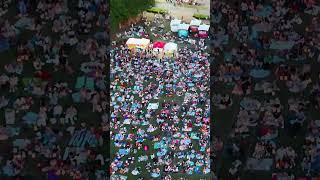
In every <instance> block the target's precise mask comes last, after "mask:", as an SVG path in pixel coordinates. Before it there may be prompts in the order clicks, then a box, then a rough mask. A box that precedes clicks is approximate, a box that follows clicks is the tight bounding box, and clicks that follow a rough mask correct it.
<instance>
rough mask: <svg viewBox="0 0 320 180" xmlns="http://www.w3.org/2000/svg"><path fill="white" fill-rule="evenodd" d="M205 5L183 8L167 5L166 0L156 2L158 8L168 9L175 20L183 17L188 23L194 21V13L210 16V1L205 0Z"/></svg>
mask: <svg viewBox="0 0 320 180" xmlns="http://www.w3.org/2000/svg"><path fill="white" fill-rule="evenodd" d="M203 2H204V4H203V5H201V6H199V8H197V6H194V8H192V7H183V6H174V5H173V4H171V3H167V2H166V1H165V0H157V1H156V7H160V8H164V9H167V10H168V12H169V14H170V15H171V16H173V17H175V18H179V19H181V17H182V16H183V19H184V20H186V21H190V20H191V19H193V17H192V16H193V14H194V13H200V14H205V15H209V14H210V0H203Z"/></svg>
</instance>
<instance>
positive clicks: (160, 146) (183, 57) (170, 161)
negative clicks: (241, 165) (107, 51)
mask: <svg viewBox="0 0 320 180" xmlns="http://www.w3.org/2000/svg"><path fill="white" fill-rule="evenodd" d="M169 23H170V21H168V20H166V19H165V18H159V17H158V18H156V20H155V21H154V22H150V21H145V22H144V23H142V24H137V25H132V27H131V28H128V29H127V30H126V31H125V32H122V33H119V34H118V35H117V36H118V37H122V38H124V39H128V38H129V37H133V36H139V37H140V38H151V41H152V42H155V41H166V42H175V43H177V44H178V51H174V52H167V53H165V54H163V53H162V51H154V50H153V49H152V48H149V49H138V50H137V49H135V50H132V49H128V47H127V46H126V45H125V41H121V42H114V46H113V47H112V53H111V67H112V68H111V69H112V70H111V75H110V76H111V79H112V80H111V87H110V88H111V109H112V110H111V122H110V128H111V159H112V162H111V167H110V168H111V174H112V178H119V179H121V178H122V179H142V178H143V179H154V178H161V179H178V178H181V177H186V176H197V175H199V177H201V178H203V177H207V178H208V177H209V176H205V175H209V173H210V143H209V138H210V120H209V111H210V108H209V104H210V102H209V54H208V52H207V47H206V43H204V40H203V39H199V38H195V39H194V38H192V37H191V36H190V37H189V38H190V39H194V40H195V42H196V43H188V42H189V39H180V38H178V36H177V35H176V33H173V32H167V31H166V29H167V28H165V26H168V25H169ZM157 24H163V25H164V26H162V27H158V26H157ZM190 42H191V41H190ZM192 42H193V41H192ZM201 178H200V179H201Z"/></svg>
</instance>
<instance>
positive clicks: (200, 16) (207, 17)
mask: <svg viewBox="0 0 320 180" xmlns="http://www.w3.org/2000/svg"><path fill="white" fill-rule="evenodd" d="M193 17H194V18H196V19H200V20H207V19H209V16H208V15H204V14H194V15H193Z"/></svg>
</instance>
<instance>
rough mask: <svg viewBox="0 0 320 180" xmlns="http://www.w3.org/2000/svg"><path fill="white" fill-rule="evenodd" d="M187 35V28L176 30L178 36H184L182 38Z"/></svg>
mask: <svg viewBox="0 0 320 180" xmlns="http://www.w3.org/2000/svg"><path fill="white" fill-rule="evenodd" d="M188 35H189V32H188V31H187V30H183V29H180V30H179V31H178V36H179V37H184V38H186V37H188Z"/></svg>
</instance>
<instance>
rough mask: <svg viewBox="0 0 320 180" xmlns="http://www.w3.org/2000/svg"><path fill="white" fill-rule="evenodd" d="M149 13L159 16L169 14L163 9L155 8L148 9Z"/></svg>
mask: <svg viewBox="0 0 320 180" xmlns="http://www.w3.org/2000/svg"><path fill="white" fill-rule="evenodd" d="M147 12H150V13H157V14H165V13H167V10H165V9H162V8H157V7H153V8H150V9H148V10H147Z"/></svg>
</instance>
